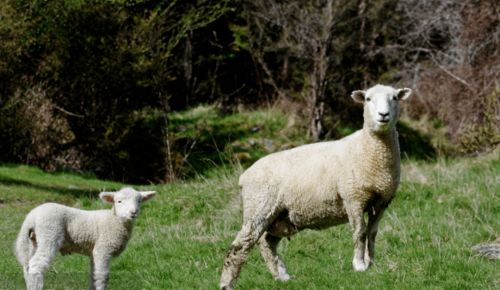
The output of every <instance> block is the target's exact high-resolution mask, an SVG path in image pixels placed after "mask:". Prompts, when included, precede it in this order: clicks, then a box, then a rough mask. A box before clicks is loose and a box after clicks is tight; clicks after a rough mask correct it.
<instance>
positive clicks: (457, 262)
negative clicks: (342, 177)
mask: <svg viewBox="0 0 500 290" xmlns="http://www.w3.org/2000/svg"><path fill="white" fill-rule="evenodd" d="M235 171H236V170H224V169H220V170H218V171H216V172H214V173H212V174H211V177H210V178H201V177H199V178H197V179H195V180H191V181H184V182H178V183H174V184H170V185H162V186H147V187H142V188H143V189H154V190H157V191H158V192H159V194H158V196H157V197H156V198H155V199H153V200H151V201H150V202H148V203H145V204H144V205H143V211H142V212H141V215H140V217H139V219H138V220H137V224H136V228H135V231H134V236H133V237H132V240H131V241H130V243H129V245H128V247H127V249H126V250H125V252H124V253H123V254H122V255H121V256H119V257H117V258H115V259H114V260H113V262H112V265H111V278H110V284H109V288H110V289H216V288H217V286H218V281H219V277H220V271H221V266H222V261H223V257H224V255H225V252H226V250H227V248H228V246H229V244H230V243H231V241H232V239H233V238H234V236H235V234H236V232H237V231H238V229H239V226H240V220H241V210H240V200H239V197H238V188H237V175H238V174H237V172H235ZM121 186H122V184H119V183H113V182H107V181H101V180H97V179H95V178H92V177H88V176H79V175H74V174H68V173H56V174H48V173H44V172H42V171H40V170H38V169H36V168H32V167H27V166H17V165H3V166H0V232H1V233H2V237H3V238H2V239H0V249H2V251H1V252H0V289H22V288H23V287H24V282H23V279H22V273H21V268H20V267H19V265H18V264H17V261H16V260H15V258H14V254H13V251H12V249H13V243H14V240H15V237H16V234H17V231H18V230H19V228H20V225H21V223H22V220H23V218H24V216H25V215H26V214H27V213H28V211H29V210H30V209H31V208H33V207H34V206H36V205H38V204H40V203H42V202H45V201H56V202H60V203H64V204H67V205H70V206H77V207H79V208H84V209H96V208H104V207H106V206H105V205H103V204H102V203H101V202H99V201H98V200H97V199H96V196H97V194H98V192H99V190H102V189H115V188H119V187H121ZM499 192H500V158H499V150H497V151H496V152H494V153H491V154H489V155H486V156H483V157H477V158H468V159H460V160H438V161H436V162H432V163H424V162H416V161H407V162H405V163H404V164H403V178H402V184H401V187H400V190H399V192H398V195H397V197H396V199H395V200H394V201H393V202H392V203H391V206H390V207H389V210H388V212H387V214H386V216H385V217H384V218H383V219H382V222H381V225H380V232H379V236H378V238H377V261H376V264H375V265H374V267H372V268H371V269H370V270H369V271H367V272H364V273H356V272H354V271H353V270H352V268H351V259H352V242H351V233H350V229H349V227H348V226H347V225H342V226H338V227H334V228H331V229H328V230H324V231H304V232H302V233H299V234H298V235H296V236H294V237H293V238H292V239H291V240H290V241H287V240H285V241H284V242H283V243H282V245H281V248H280V251H281V254H282V256H283V258H284V260H285V263H286V264H287V267H288V270H289V272H290V274H291V275H292V276H293V277H294V279H293V280H292V281H289V282H287V283H282V282H278V281H274V280H273V279H272V277H271V275H270V274H269V272H268V271H267V269H266V268H265V266H264V263H263V261H262V259H261V258H260V256H259V253H258V251H257V250H254V251H252V254H251V255H250V258H249V260H248V262H247V264H246V265H245V266H244V267H243V270H242V273H241V277H240V279H239V281H238V285H237V286H238V288H239V289H498V288H499V287H500V276H499V275H498V262H493V261H489V260H485V259H483V258H481V257H478V256H477V255H476V254H475V253H474V252H472V251H471V250H470V247H471V246H472V245H474V244H477V243H480V242H483V241H488V240H493V239H494V238H496V236H497V235H498V234H499V229H500V218H499V213H500V196H499V195H498V193H499ZM87 275H88V259H87V258H86V257H83V256H79V255H72V256H66V257H64V258H63V257H61V256H60V255H58V256H57V258H56V261H55V263H54V264H53V266H52V267H51V269H50V271H49V272H48V273H47V276H46V287H47V289H82V288H86V287H87Z"/></svg>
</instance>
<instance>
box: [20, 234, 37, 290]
mask: <svg viewBox="0 0 500 290" xmlns="http://www.w3.org/2000/svg"><path fill="white" fill-rule="evenodd" d="M36 250H37V243H36V239H35V234H34V233H32V234H31V235H30V238H29V244H28V263H27V264H26V265H23V275H24V281H25V283H26V288H29V279H30V276H29V274H28V270H29V260H31V258H32V257H33V256H34V255H35V253H36Z"/></svg>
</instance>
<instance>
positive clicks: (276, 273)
mask: <svg viewBox="0 0 500 290" xmlns="http://www.w3.org/2000/svg"><path fill="white" fill-rule="evenodd" d="M280 241H281V238H280V237H276V236H273V235H271V234H269V233H268V232H265V233H264V234H263V235H262V237H261V238H260V240H259V246H260V253H261V254H262V257H263V258H264V261H265V262H266V265H267V267H268V268H269V271H270V272H271V274H272V275H273V277H274V279H276V280H281V281H288V280H290V275H288V273H287V272H286V268H285V264H284V263H283V261H282V260H281V258H280V256H279V255H278V252H277V249H278V243H279V242H280Z"/></svg>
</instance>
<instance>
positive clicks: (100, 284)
mask: <svg viewBox="0 0 500 290" xmlns="http://www.w3.org/2000/svg"><path fill="white" fill-rule="evenodd" d="M154 195H155V192H154V191H142V192H138V191H136V190H134V189H133V188H123V189H121V190H120V191H117V192H101V193H100V194H99V197H100V198H101V199H102V200H103V201H105V202H107V203H111V204H113V208H112V209H109V210H94V211H85V210H80V209H76V208H72V207H67V206H64V205H60V204H56V203H45V204H42V205H40V206H38V207H36V208H34V209H33V210H32V211H31V212H30V213H29V214H28V216H27V217H26V219H25V220H24V222H23V225H22V227H21V230H20V232H19V235H18V237H17V241H16V255H17V259H18V261H19V263H21V265H22V267H23V272H24V279H25V281H26V287H27V289H28V290H41V289H43V279H44V273H45V272H46V271H47V269H48V267H49V265H50V263H51V262H52V260H53V259H54V257H55V255H56V253H57V251H60V252H61V254H63V255H67V254H71V253H79V254H83V255H86V256H89V257H90V287H89V288H90V289H97V290H102V289H106V286H107V283H108V276H109V262H110V259H111V257H114V256H117V255H119V254H120V253H121V252H122V251H123V250H124V249H125V247H126V245H127V242H128V240H129V239H130V237H131V235H132V228H133V224H134V219H135V218H136V217H137V215H138V214H139V204H140V202H142V201H146V200H148V199H150V198H152V197H153V196H154Z"/></svg>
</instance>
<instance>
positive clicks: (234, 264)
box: [220, 207, 276, 289]
mask: <svg viewBox="0 0 500 290" xmlns="http://www.w3.org/2000/svg"><path fill="white" fill-rule="evenodd" d="M275 216H276V210H275V209H270V208H269V207H264V208H262V209H261V210H260V211H259V214H256V215H255V216H254V217H253V218H252V219H250V220H248V221H247V222H245V223H244V224H243V227H242V228H241V230H240V231H239V233H238V235H236V239H235V240H234V241H233V243H232V244H231V248H230V249H229V252H228V253H227V254H226V258H225V260H224V266H223V268H222V275H221V279H220V287H221V289H233V286H234V282H235V281H236V279H237V278H238V276H239V274H240V270H241V266H242V265H243V263H245V261H246V259H247V256H248V253H249V252H250V250H251V249H252V247H253V246H254V245H255V243H257V241H258V240H259V238H260V236H261V235H262V234H263V233H264V231H265V230H266V229H267V227H268V226H269V224H270V223H271V222H272V220H273V219H274V218H275Z"/></svg>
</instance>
